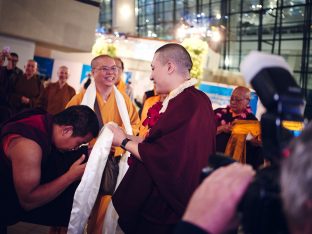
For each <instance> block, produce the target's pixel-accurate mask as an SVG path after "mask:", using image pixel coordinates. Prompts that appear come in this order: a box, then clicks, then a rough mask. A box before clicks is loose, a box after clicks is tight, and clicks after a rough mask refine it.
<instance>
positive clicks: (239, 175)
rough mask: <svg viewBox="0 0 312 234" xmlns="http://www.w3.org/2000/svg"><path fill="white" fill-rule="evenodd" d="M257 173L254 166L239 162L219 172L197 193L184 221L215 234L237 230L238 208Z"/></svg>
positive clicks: (191, 201) (204, 183)
mask: <svg viewBox="0 0 312 234" xmlns="http://www.w3.org/2000/svg"><path fill="white" fill-rule="evenodd" d="M254 174H255V172H254V171H253V170H252V168H251V167H250V166H247V165H242V164H238V163H234V164H231V165H230V166H227V167H224V168H220V169H218V170H217V171H216V172H214V173H212V174H211V175H210V176H209V177H208V178H206V179H205V180H204V181H203V183H202V184H201V185H200V186H199V187H198V189H197V190H196V191H195V193H194V194H193V196H192V198H191V200H190V202H189V205H188V207H187V210H186V212H185V214H184V216H183V220H185V221H187V222H190V223H193V224H195V225H197V226H199V227H201V228H202V229H204V230H206V231H207V232H209V233H213V234H216V233H224V232H225V231H227V230H229V229H231V228H233V226H232V225H233V223H235V222H234V221H235V215H236V209H237V205H238V203H239V201H240V200H241V198H242V196H243V194H244V193H245V191H246V189H247V187H248V185H249V184H250V182H251V181H252V178H253V176H254Z"/></svg>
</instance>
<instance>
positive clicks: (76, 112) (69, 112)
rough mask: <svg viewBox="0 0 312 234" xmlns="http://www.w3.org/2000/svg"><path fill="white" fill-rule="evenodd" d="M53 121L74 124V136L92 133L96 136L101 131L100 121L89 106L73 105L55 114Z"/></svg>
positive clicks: (61, 123) (58, 123)
mask: <svg viewBox="0 0 312 234" xmlns="http://www.w3.org/2000/svg"><path fill="white" fill-rule="evenodd" d="M53 123H55V124H57V125H70V126H73V136H82V137H84V136H86V135H87V134H88V133H91V134H92V136H93V137H96V136H97V135H98V133H99V122H98V119H97V117H96V114H95V112H94V111H93V110H92V109H91V108H90V107H88V106H84V105H78V106H71V107H69V108H67V109H65V110H64V111H62V112H60V113H58V114H56V115H54V118H53Z"/></svg>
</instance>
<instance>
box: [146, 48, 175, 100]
mask: <svg viewBox="0 0 312 234" xmlns="http://www.w3.org/2000/svg"><path fill="white" fill-rule="evenodd" d="M151 68H152V72H151V76H150V79H151V80H152V81H153V82H154V87H155V91H156V93H158V94H167V93H169V92H170V91H171V90H170V87H171V85H170V77H168V64H167V63H165V64H163V63H162V62H161V60H160V59H159V53H156V54H155V55H154V58H153V61H152V64H151Z"/></svg>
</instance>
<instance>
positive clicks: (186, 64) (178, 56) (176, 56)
mask: <svg viewBox="0 0 312 234" xmlns="http://www.w3.org/2000/svg"><path fill="white" fill-rule="evenodd" d="M156 53H158V54H159V57H158V58H159V59H160V61H161V62H162V63H163V64H165V63H167V62H168V61H169V60H172V61H174V62H175V63H176V64H177V66H178V67H179V69H180V71H182V72H184V71H189V72H190V71H191V69H192V67H193V62H192V59H191V56H190V54H189V53H188V52H187V50H186V49H185V48H184V47H183V46H181V45H180V44H176V43H169V44H166V45H163V46H162V47H160V48H158V49H157V50H156V52H155V54H156Z"/></svg>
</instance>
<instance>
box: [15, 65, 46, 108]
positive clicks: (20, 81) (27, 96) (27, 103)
mask: <svg viewBox="0 0 312 234" xmlns="http://www.w3.org/2000/svg"><path fill="white" fill-rule="evenodd" d="M43 94H44V88H43V85H42V83H41V81H40V79H39V78H38V77H37V62H36V61H34V60H28V61H27V63H26V65H25V73H24V75H23V76H21V77H18V78H17V79H16V81H14V85H13V87H12V94H11V97H10V103H11V106H12V108H13V111H14V112H19V111H21V110H23V109H26V108H32V107H42V102H41V99H42V98H43Z"/></svg>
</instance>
